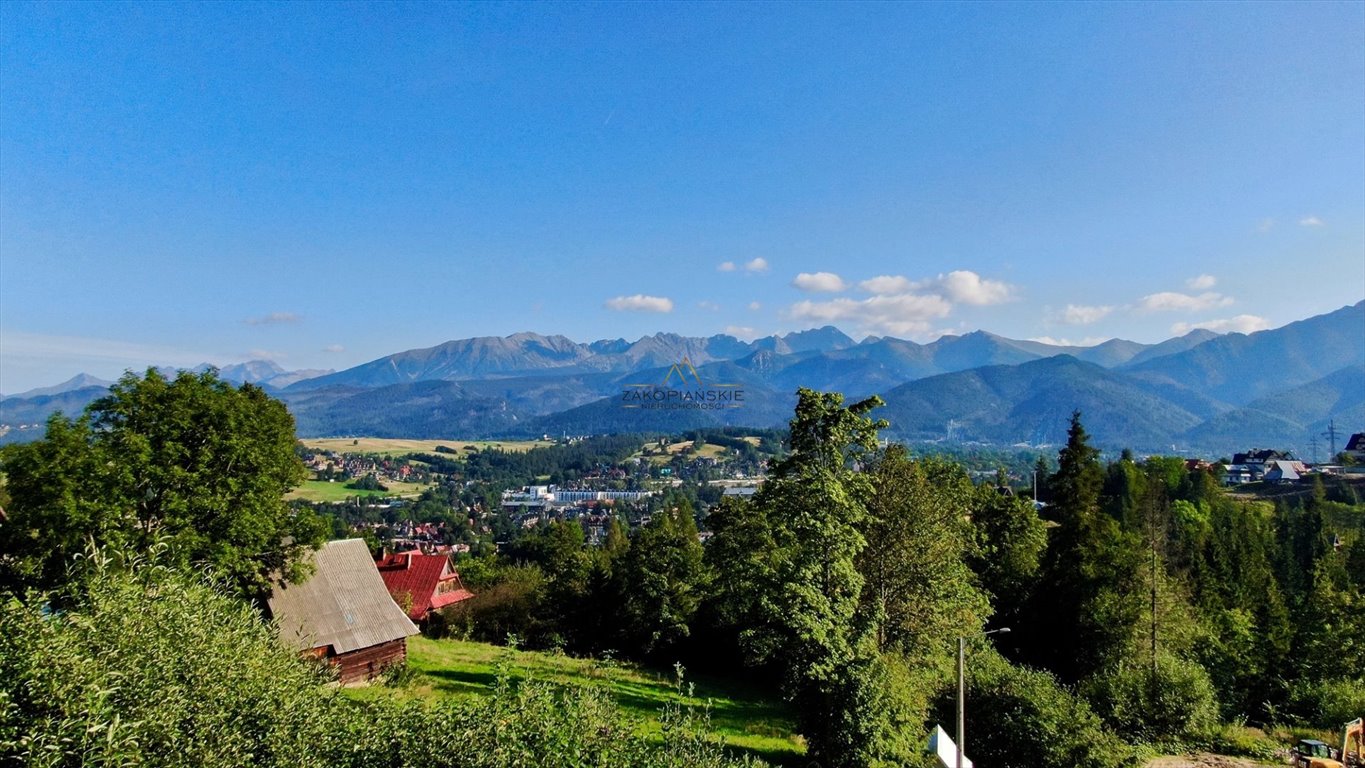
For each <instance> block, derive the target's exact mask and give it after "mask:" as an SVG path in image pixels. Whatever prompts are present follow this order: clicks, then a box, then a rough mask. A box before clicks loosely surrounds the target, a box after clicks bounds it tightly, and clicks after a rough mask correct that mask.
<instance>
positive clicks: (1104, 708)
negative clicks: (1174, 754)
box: [1083, 654, 1219, 744]
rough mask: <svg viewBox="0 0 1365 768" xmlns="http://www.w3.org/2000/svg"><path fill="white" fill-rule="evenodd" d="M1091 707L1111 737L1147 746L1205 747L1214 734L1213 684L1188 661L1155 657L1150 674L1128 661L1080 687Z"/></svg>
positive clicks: (1216, 720) (1147, 668)
mask: <svg viewBox="0 0 1365 768" xmlns="http://www.w3.org/2000/svg"><path fill="white" fill-rule="evenodd" d="M1083 691H1084V693H1085V696H1086V698H1087V699H1089V701H1090V704H1091V706H1093V707H1094V708H1095V711H1096V712H1098V713H1099V714H1100V716H1101V717H1102V718H1104V721H1105V722H1106V723H1108V724H1109V726H1110V727H1112V728H1113V729H1114V730H1115V731H1116V732H1118V733H1122V734H1125V735H1126V736H1128V737H1129V739H1131V740H1136V741H1147V742H1155V743H1160V742H1180V743H1196V744H1203V743H1207V741H1208V739H1209V738H1210V737H1211V736H1212V735H1213V733H1214V731H1215V730H1216V729H1217V728H1218V723H1219V717H1218V702H1217V699H1216V697H1215V695H1214V692H1213V682H1212V681H1211V680H1210V679H1209V675H1208V672H1206V671H1205V670H1204V668H1203V667H1201V666H1199V665H1198V664H1196V663H1194V662H1192V661H1186V660H1184V659H1179V658H1175V657H1173V656H1168V655H1161V654H1158V655H1157V668H1156V677H1155V680H1153V675H1152V668H1151V666H1150V665H1148V664H1143V663H1140V662H1137V661H1134V660H1131V659H1125V660H1123V661H1121V662H1119V663H1118V664H1114V665H1111V666H1109V667H1108V668H1106V669H1104V670H1103V671H1101V672H1100V673H1099V674H1096V675H1094V676H1093V677H1091V678H1090V679H1089V680H1088V681H1086V683H1085V686H1084V688H1083Z"/></svg>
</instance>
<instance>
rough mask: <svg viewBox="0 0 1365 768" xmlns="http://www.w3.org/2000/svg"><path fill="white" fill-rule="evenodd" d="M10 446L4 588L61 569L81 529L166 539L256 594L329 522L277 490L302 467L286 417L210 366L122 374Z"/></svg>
mask: <svg viewBox="0 0 1365 768" xmlns="http://www.w3.org/2000/svg"><path fill="white" fill-rule="evenodd" d="M48 427H49V434H48V436H47V437H45V438H44V439H43V440H40V441H37V442H35V443H31V444H28V445H20V446H13V447H10V448H7V449H6V450H5V452H4V454H3V467H4V471H5V473H6V475H7V476H8V477H9V483H10V493H11V494H12V496H13V502H12V504H11V508H10V509H9V510H7V512H8V513H9V515H10V519H9V521H8V523H6V524H5V525H3V526H0V573H2V575H0V578H3V579H4V586H5V587H8V588H10V589H16V588H19V587H22V586H51V585H55V584H57V583H60V582H61V581H62V580H63V574H64V571H65V568H66V567H67V565H68V564H69V562H70V560H71V557H72V555H74V554H75V553H76V552H78V551H79V549H80V546H81V545H80V543H79V540H87V539H88V540H90V541H93V542H94V543H95V544H96V545H104V544H122V545H126V546H130V547H132V548H133V549H134V550H137V551H146V550H148V549H149V548H150V547H151V546H152V545H154V544H164V545H165V546H166V548H167V554H168V557H169V558H170V559H171V560H172V562H174V563H176V564H178V565H181V566H190V565H198V564H203V565H208V566H210V567H211V568H212V569H213V570H214V571H215V573H217V574H218V576H219V577H220V578H224V579H226V580H227V581H229V582H231V583H232V584H234V585H236V587H237V588H238V589H239V590H240V591H241V593H242V594H244V595H248V596H253V597H259V596H261V595H263V594H264V593H265V592H266V591H268V589H269V584H270V580H271V579H272V578H274V577H276V576H278V575H283V576H284V577H285V578H286V579H293V578H297V577H299V576H300V575H302V573H301V567H302V566H301V563H303V562H304V560H303V555H304V554H305V553H306V551H307V550H309V549H311V548H314V547H316V546H317V545H318V544H319V543H321V541H322V539H323V536H324V534H325V531H326V526H325V524H324V522H323V521H321V520H320V519H319V518H317V517H316V516H314V515H312V514H311V513H310V512H307V511H300V510H293V509H291V508H290V507H289V506H288V505H287V504H286V503H285V502H284V495H285V494H286V493H287V492H289V491H290V490H291V489H292V488H294V487H295V486H297V485H298V484H299V483H300V482H301V481H302V480H303V478H304V477H305V476H306V474H307V473H306V470H305V468H304V466H303V464H302V462H300V461H299V459H298V457H297V456H296V455H295V451H294V447H295V444H296V438H295V436H294V421H293V418H292V417H291V416H290V415H289V412H288V411H287V410H285V408H284V405H283V404H282V403H280V402H279V401H278V400H275V399H273V398H271V397H270V396H269V395H267V394H266V393H265V391H264V390H262V389H260V388H259V387H256V386H253V385H251V384H243V385H242V386H241V387H233V386H232V385H231V384H229V383H228V382H225V381H223V380H221V379H219V378H218V376H217V374H216V372H214V371H207V372H204V373H199V374H196V373H190V372H181V373H180V374H179V375H177V376H176V377H175V378H174V379H167V378H166V377H164V376H162V374H161V373H159V372H158V371H156V370H155V369H149V370H148V371H147V374H146V376H144V377H138V376H136V375H134V374H131V373H129V374H127V375H125V376H124V377H123V378H122V379H120V380H119V381H118V383H116V384H115V385H114V386H113V387H112V388H111V392H110V394H109V396H107V397H104V398H101V399H100V400H97V401H95V402H94V403H92V404H91V405H90V406H89V407H88V408H87V409H86V414H85V416H84V417H82V418H81V419H77V420H75V421H72V420H69V419H66V418H64V417H62V416H60V415H58V416H54V417H53V418H52V419H51V420H49V424H48Z"/></svg>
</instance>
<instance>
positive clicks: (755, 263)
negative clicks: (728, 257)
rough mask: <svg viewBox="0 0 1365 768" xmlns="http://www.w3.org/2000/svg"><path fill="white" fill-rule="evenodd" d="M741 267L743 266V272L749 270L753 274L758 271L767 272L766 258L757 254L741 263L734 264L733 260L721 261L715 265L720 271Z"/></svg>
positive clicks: (733, 270)
mask: <svg viewBox="0 0 1365 768" xmlns="http://www.w3.org/2000/svg"><path fill="white" fill-rule="evenodd" d="M741 268H743V270H744V271H745V272H750V273H754V274H757V273H759V272H767V271H768V260H767V259H765V258H763V257H762V256H759V257H757V258H753V259H749V260H748V261H746V262H744V264H743V265H739V264H736V263H734V262H733V261H722V262H721V263H720V265H719V266H717V267H716V269H717V270H718V271H720V272H738V271H739V270H740V269H741Z"/></svg>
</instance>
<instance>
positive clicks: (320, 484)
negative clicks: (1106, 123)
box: [285, 480, 427, 502]
mask: <svg viewBox="0 0 1365 768" xmlns="http://www.w3.org/2000/svg"><path fill="white" fill-rule="evenodd" d="M346 482H349V481H346ZM346 482H342V481H340V480H338V481H337V482H335V483H329V482H327V481H326V480H305V481H304V483H303V485H300V486H299V487H298V488H295V489H294V490H293V491H290V492H289V495H288V496H285V498H286V499H303V500H304V501H329V502H331V501H343V500H345V499H348V498H351V497H352V496H367V497H368V496H417V495H420V494H421V493H422V491H424V490H426V489H427V486H425V485H422V484H420V483H385V484H384V487H385V488H388V489H389V490H387V491H359V490H356V489H355V488H347V487H346Z"/></svg>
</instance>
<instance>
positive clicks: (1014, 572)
mask: <svg viewBox="0 0 1365 768" xmlns="http://www.w3.org/2000/svg"><path fill="white" fill-rule="evenodd" d="M971 520H972V527H973V528H974V529H975V534H976V548H975V550H974V552H973V553H972V555H971V557H970V558H969V560H968V562H969V563H970V564H971V566H972V569H973V570H974V571H975V572H976V575H977V579H978V580H979V583H980V585H981V588H982V589H983V590H985V591H986V593H987V594H988V595H990V596H991V605H992V608H993V609H994V612H995V623H996V624H997V625H1000V626H1007V627H1016V626H1023V625H1022V624H1020V621H1021V619H1022V612H1023V611H1025V610H1027V604H1028V600H1029V595H1030V594H1031V593H1032V591H1033V587H1034V584H1035V583H1036V582H1037V579H1038V571H1039V568H1040V567H1041V565H1042V557H1043V551H1044V548H1046V547H1047V527H1046V525H1045V524H1044V523H1043V520H1042V518H1040V517H1039V516H1038V512H1037V510H1036V509H1034V505H1033V501H1032V499H1027V498H1022V497H1018V496H1010V495H1006V494H1004V493H1001V492H1000V491H999V490H998V489H996V488H992V487H990V486H987V485H983V486H980V487H978V488H977V489H976V491H975V492H974V493H973V496H972V500H971ZM1013 637H1014V635H1013V634H1011V635H1010V636H1008V637H1004V638H999V639H998V641H1005V640H1009V639H1012V638H1013Z"/></svg>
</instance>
